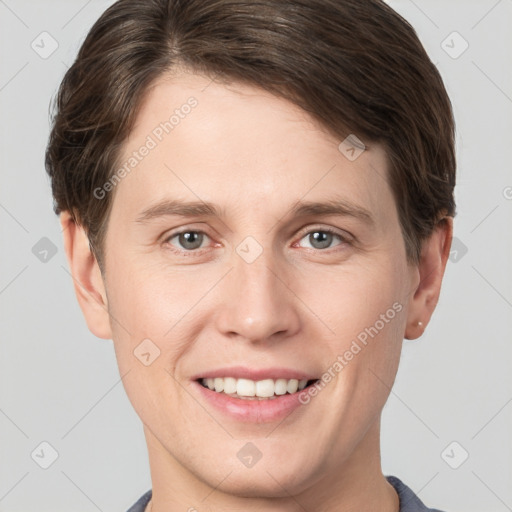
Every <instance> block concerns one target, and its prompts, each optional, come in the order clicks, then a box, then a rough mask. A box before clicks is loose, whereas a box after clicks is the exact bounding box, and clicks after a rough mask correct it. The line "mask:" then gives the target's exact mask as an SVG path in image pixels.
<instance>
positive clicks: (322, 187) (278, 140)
mask: <svg viewBox="0 0 512 512" xmlns="http://www.w3.org/2000/svg"><path fill="white" fill-rule="evenodd" d="M342 140H343V139H342V138H340V139H336V138H335V137H333V136H332V135H330V134H329V133H328V132H327V131H326V130H325V129H323V128H322V127H321V126H319V125H318V123H316V122H315V121H313V120H312V118H311V117H310V116H309V115H308V114H307V113H306V112H305V111H304V110H302V109H301V108H299V107H298V106H296V105H294V104H292V103H290V102H288V101H286V100H284V99H282V98H278V97H276V96H274V95H272V94H270V93H268V92H266V91H264V90H262V89H260V88H257V87H253V86H250V85H244V84H238V83H236V84H229V85H228V84H225V83H218V82H215V81H212V80H211V79H209V78H206V77H203V76H201V75H196V74H190V73H183V74H178V75H173V76H171V75H169V76H166V77H162V78H161V79H159V80H158V81H157V82H156V83H155V84H154V85H153V86H152V87H151V88H150V89H149V90H148V92H147V95H146V97H145V100H144V102H143V103H142V105H141V108H140V110H139V113H138V117H137V120H136V123H135V125H134V128H133V130H132V132H131V134H130V136H129V138H128V140H127V141H126V142H125V144H124V146H123V151H122V152H121V155H120V158H119V167H122V166H124V167H125V169H126V170H127V171H128V172H126V173H124V174H125V175H126V177H125V178H123V179H122V182H120V183H119V184H117V185H116V187H115V188H116V190H115V196H117V197H118V199H117V200H115V201H114V202H115V203H119V202H121V203H122V206H123V209H124V210H126V211H125V213H126V214H128V213H129V212H128V210H130V211H131V212H132V213H133V212H134V211H137V212H138V213H140V211H142V210H143V209H147V207H148V204H149V205H150V204H157V203H159V202H161V201H162V200H165V199H169V198H171V199H181V200H185V199H187V200H195V201H197V200H199V201H206V202H211V203H219V204H220V205H221V208H222V209H223V210H224V209H226V208H227V209H228V210H229V207H230V205H231V206H232V207H233V208H234V209H235V208H236V210H237V213H238V214H242V213H247V211H246V210H251V211H252V212H260V213H263V212H265V211H269V209H270V208H271V207H273V206H274V205H276V207H278V208H289V207H290V206H292V205H294V204H296V203H297V201H299V200H301V199H304V200H310V201H313V200H317V199H320V198H326V199H330V198H332V197H334V195H336V197H341V198H343V197H345V199H347V200H349V201H350V202H352V203H354V204H359V205H360V206H364V207H365V208H366V209H368V210H373V211H374V213H375V214H376V216H378V215H379V214H380V215H381V216H382V215H383V214H384V211H385V210H389V209H390V207H391V209H393V206H394V202H393V201H392V194H391V191H390V189H389V185H388V182H387V179H386V173H387V170H386V155H385V152H384V150H383V148H382V147H380V146H379V145H373V144H372V145H369V144H366V145H367V149H366V150H365V151H363V152H362V154H360V156H358V158H357V159H355V160H353V159H352V160H351V159H349V158H347V157H346V155H344V154H343V153H342V152H341V151H340V143H341V142H342ZM144 148H146V149H144ZM342 148H343V146H342ZM356 150H357V148H356ZM141 153H144V156H142V157H141ZM127 163H130V164H133V165H126V164H127ZM119 199H122V201H119ZM390 200H391V203H390ZM117 206H118V207H119V205H117ZM379 210H380V211H379ZM274 213H275V214H278V213H279V212H278V211H277V210H276V211H275V212H274Z"/></svg>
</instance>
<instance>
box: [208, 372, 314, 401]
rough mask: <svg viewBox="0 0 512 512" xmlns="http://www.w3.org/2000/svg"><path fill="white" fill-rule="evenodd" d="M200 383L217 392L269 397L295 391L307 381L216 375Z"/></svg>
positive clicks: (303, 386) (301, 387)
mask: <svg viewBox="0 0 512 512" xmlns="http://www.w3.org/2000/svg"><path fill="white" fill-rule="evenodd" d="M202 383H203V384H204V385H206V386H207V387H208V388H209V389H211V390H212V391H213V390H214V391H217V392H218V393H221V392H224V393H227V394H228V395H229V394H236V395H238V396H256V397H261V398H269V397H272V396H274V395H284V394H286V393H296V392H297V390H299V391H300V390H301V389H304V388H305V387H306V384H307V383H308V381H307V379H302V380H298V379H276V380H273V379H264V380H258V381H254V380H249V379H235V378H233V377H224V378H221V377H216V378H214V379H212V378H208V379H202Z"/></svg>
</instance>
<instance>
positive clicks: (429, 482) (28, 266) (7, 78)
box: [0, 0, 512, 512]
mask: <svg viewBox="0 0 512 512" xmlns="http://www.w3.org/2000/svg"><path fill="white" fill-rule="evenodd" d="M111 3H112V2H111V1H106V0H89V1H84V2H82V1H69V0H68V1H64V0H60V1H59V0H44V1H37V2H36V1H28V0H0V59H1V66H0V73H1V74H0V112H1V120H2V122H1V128H0V129H1V136H0V144H1V147H0V158H1V160H0V169H1V178H2V181H1V188H0V230H1V231H0V235H1V243H2V251H1V253H0V254H1V265H0V314H1V338H0V343H1V347H0V436H1V437H0V439H1V443H0V449H1V453H0V511H2V512H6V511H9V512H21V511H24V512H27V511H36V510H37V511H39V512H46V511H48V512H49V511H52V512H56V511H57V512H58V511H83V512H89V511H90V512H94V511H95V510H100V511H105V512H107V511H124V510H126V509H127V508H128V506H129V505H131V504H132V503H133V502H134V501H135V500H136V499H137V498H138V497H139V496H140V495H141V494H142V493H143V492H145V491H146V490H147V489H149V488H150V485H151V483H150V477H149V466H148V462H147V455H146V447H145V441H144V438H143V434H142V427H141V424H140V421H139V420H138V417H137V416H136V414H135V413H134V412H133V410H132V408H131V405H130V403H129V402H128V399H127V398H126V396H125V394H124V390H123V388H122V384H121V382H120V378H119V373H118V369H117V366H116V362H115V356H114V352H113V347H112V342H111V341H105V340H99V339H97V338H95V337H94V336H93V335H92V334H91V333H90V332H89V331H88V329H87V327H86V324H85V321H84V320H83V318H82V314H81V312H80V310H79V307H78V305H77V302H76V299H75V296H74V292H73V287H72V282H71V278H70V275H69V273H68V270H67V263H66V261H65V255H64V252H63V245H62V237H61V232H60V226H59V224H58V219H57V217H56V216H55V215H54V214H53V212H52V200H51V195H50V189H49V184H48V180H47V177H46V174H45V171H44V166H43V153H44V148H45V144H46V140H47V136H48V131H49V120H48V119H49V117H48V104H49V101H50V98H51V97H52V96H53V95H54V93H55V92H56V89H57V86H58V84H59V82H60V80H61V78H62V76H63V74H64V72H65V70H66V69H67V67H68V65H69V64H70V63H71V62H72V61H73V58H74V56H75V54H76V51H77V49H78V47H79V45H80V43H81V41H83V38H84V37H85V34H86V32H87V31H88V29H89V28H90V26H91V25H92V23H93V22H94V21H95V20H96V19H97V17H98V16H99V15H100V14H101V12H103V10H104V9H105V8H106V7H107V6H108V5H110V4H111ZM390 4H391V5H392V6H393V7H394V8H396V9H397V10H398V11H399V12H400V13H401V14H402V15H403V16H404V17H405V18H406V19H408V20H409V21H410V22H411V24H412V25H413V26H414V27H415V28H416V30H417V31H418V34H419V36H420V38H421V40H422V42H423V43H424V45H425V46H426V48H427V51H428V52H429V54H430V56H431V58H432V60H433V61H434V62H435V63H436V64H437V66H438V68H439V70H440V71H441V74H442V76H443V77H444V79H445V83H446V86H447V89H448V91H449V94H450V96H451V98H452V101H453V105H454V109H455V115H456V119H457V151H458V184H457V188H456V199H457V204H458V215H457V217H456V219H455V236H456V237H457V240H456V241H455V243H454V245H453V249H454V252H453V253H452V256H451V261H450V262H449V263H448V267H447V273H446V277H445V282H444V287H443V290H442V294H441V299H440V302H439V305H438V308H437V310H436V312H435V313H434V316H433V319H432V321H431V323H430V325H429V326H428V329H427V331H426V333H425V334H424V336H423V337H422V338H420V339H419V340H418V341H414V342H410V341H405V342H404V349H403V355H402V361H401V367H400V370H399V374H398V377H397V381H396V385H395V386H394V388H393V391H392V393H391V396H390V399H389V401H388V403H387V405H386V407H385V409H384V414H383V427H382V430H383V434H382V444H383V447H382V452H383V469H384V472H385V473H386V474H394V475H396V476H398V477H399V478H401V479H403V480H404V481H405V483H407V484H408V485H409V486H410V487H412V489H413V490H414V491H416V492H417V493H419V495H420V497H421V498H422V499H423V500H424V501H425V502H426V503H427V504H428V505H429V506H433V507H434V506H435V507H439V508H442V509H443V510H448V511H453V512H457V511H461V512H462V511H464V512H473V511H486V512H504V511H506V510H512V457H511V455H512V438H511V436H510V431H511V426H512V403H511V402H512V379H511V378H510V373H511V372H510V363H511V356H512V345H511V341H512V322H511V318H512V315H511V313H512V286H511V283H512V265H511V254H512V250H511V249H512V237H511V236H510V233H511V220H512V173H511V171H510V161H511V135H512V116H511V113H512V99H511V98H512V68H511V66H510V62H512V35H511V32H510V26H511V21H512V0H500V1H496V0H478V1H476V0H473V1H468V0H458V1H455V0H451V1H441V0H428V1H422V2H420V1H419V0H417V1H416V2H413V1H411V0H391V1H390ZM43 31H46V32H48V33H49V34H51V37H52V38H53V39H54V40H55V41H56V42H57V43H58V48H57V49H56V51H54V53H52V54H51V55H49V56H47V55H44V56H45V57H47V58H42V57H41V55H40V54H41V53H44V52H49V51H50V50H51V48H52V46H51V45H52V44H54V43H52V41H51V39H49V38H48V36H40V34H41V32H43ZM454 31H456V32H458V33H459V34H460V36H461V37H462V38H463V39H461V37H459V36H458V35H453V34H452V33H453V32H454ZM41 40H42V41H41ZM33 41H35V43H34V45H36V44H37V45H39V46H36V48H38V51H39V53H37V52H36V51H35V50H34V49H33V48H32V47H31V43H32V42H33ZM443 41H444V43H443ZM464 41H467V43H468V44H469V47H468V48H467V50H466V51H464V52H463V53H462V54H460V55H458V54H459V53H460V52H461V51H462V50H463V49H464V46H465V43H464ZM449 53H451V56H450V55H449ZM455 56H457V58H454V57H455ZM404 93H405V94H406V93H407V91H405V92H404ZM43 237H46V238H47V239H48V240H49V241H51V244H52V245H49V242H48V240H43V241H41V239H42V238H43ZM38 244H39V245H38ZM53 245H54V246H55V247H54V251H55V250H56V253H55V254H52V252H51V250H50V251H49V252H48V253H46V254H45V253H44V249H45V248H46V249H48V247H52V246H53ZM34 247H35V248H34ZM41 258H42V259H43V261H41ZM45 259H46V261H44V260H45ZM454 441H455V442H456V443H457V444H455V445H453V444H451V443H452V442H454ZM42 442H47V443H49V444H50V445H51V446H52V447H53V449H54V450H56V452H57V453H58V458H57V459H56V460H55V462H54V463H53V464H52V465H51V466H50V467H48V469H43V468H42V467H40V466H41V465H44V464H48V463H49V462H51V449H50V448H48V446H46V445H43V446H41V445H40V444H41V443H42ZM449 445H451V446H449ZM447 447H448V448H447ZM34 450H35V451H34ZM466 452H467V454H469V457H468V458H467V460H465V461H464V462H463V463H462V464H461V462H462V461H463V459H464V457H465V454H466ZM31 454H33V455H31ZM450 465H451V466H459V465H460V466H459V467H458V468H457V469H453V468H452V467H450ZM312 512H313V511H312Z"/></svg>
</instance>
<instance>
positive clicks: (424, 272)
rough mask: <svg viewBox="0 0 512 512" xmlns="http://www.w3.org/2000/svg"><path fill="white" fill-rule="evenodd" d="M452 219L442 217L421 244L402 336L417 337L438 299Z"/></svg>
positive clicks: (449, 243)
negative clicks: (416, 280)
mask: <svg viewBox="0 0 512 512" xmlns="http://www.w3.org/2000/svg"><path fill="white" fill-rule="evenodd" d="M452 237H453V218H452V217H445V218H443V219H442V220H441V221H440V222H439V223H438V224H437V226H436V228H435V229H434V232H433V233H432V235H431V236H430V238H429V239H428V240H425V242H424V243H423V247H422V251H421V257H420V261H419V263H418V267H417V271H418V274H419V282H418V284H417V285H416V286H415V287H414V288H413V289H412V290H411V293H410V301H409V310H408V316H407V327H406V330H405V338H406V339H408V340H414V339H416V338H419V337H420V336H421V335H422V334H423V332H424V330H425V328H426V326H427V324H428V322H429V321H430V318H431V316H432V314H433V312H434V309H435V307H436V305H437V302H438V300H439V295H440V293H441V283H442V280H443V276H444V271H445V269H446V263H447V261H448V257H449V255H450V246H451V243H452Z"/></svg>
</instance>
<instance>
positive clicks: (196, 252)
mask: <svg viewBox="0 0 512 512" xmlns="http://www.w3.org/2000/svg"><path fill="white" fill-rule="evenodd" d="M183 233H197V234H202V235H206V236H207V237H208V238H210V237H209V236H208V234H207V233H205V232H204V231H201V230H198V229H184V230H182V231H177V232H176V233H172V234H171V235H169V236H168V237H166V238H165V240H164V243H165V244H167V245H168V246H169V248H170V250H171V251H172V252H175V253H179V254H183V255H187V256H199V255H201V254H202V253H203V252H204V251H205V250H207V249H208V248H207V247H203V248H199V249H189V250H186V249H183V250H180V249H177V248H175V247H174V246H173V245H172V244H170V240H172V239H173V238H175V237H177V236H179V235H182V234H183ZM312 233H328V234H330V235H333V236H336V237H338V238H339V239H340V241H341V243H340V244H338V245H337V246H334V248H326V249H315V248H314V247H313V248H309V247H306V249H308V250H309V251H315V252H324V253H330V252H332V249H334V250H336V249H335V247H338V246H343V245H346V244H350V240H349V237H348V236H344V235H342V234H341V233H339V232H338V231H336V230H334V229H332V228H328V227H325V228H324V227H322V228H319V227H317V228H312V229H310V230H309V231H305V232H303V233H302V234H301V236H300V238H299V242H300V240H302V239H303V238H304V237H305V236H307V235H310V234H312Z"/></svg>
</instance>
